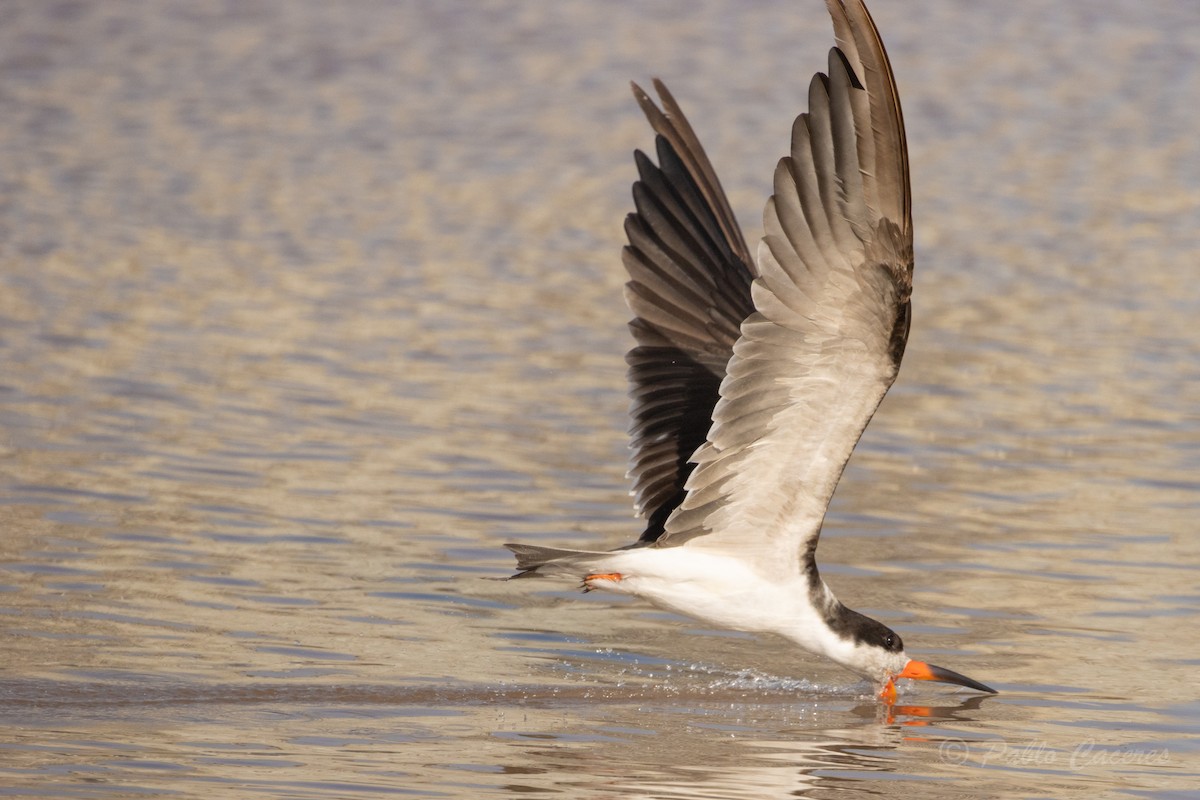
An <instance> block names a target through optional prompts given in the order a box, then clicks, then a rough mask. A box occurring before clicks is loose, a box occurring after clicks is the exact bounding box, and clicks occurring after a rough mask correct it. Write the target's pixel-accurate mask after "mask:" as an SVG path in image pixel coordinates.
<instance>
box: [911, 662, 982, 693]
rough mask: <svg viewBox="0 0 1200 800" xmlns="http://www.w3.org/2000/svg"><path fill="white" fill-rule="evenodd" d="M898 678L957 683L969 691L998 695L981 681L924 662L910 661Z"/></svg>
mask: <svg viewBox="0 0 1200 800" xmlns="http://www.w3.org/2000/svg"><path fill="white" fill-rule="evenodd" d="M896 677H897V678H912V679H914V680H918V681H942V682H943V683H957V684H958V685H959V686H966V687H967V688H969V689H975V690H976V691H979V692H987V693H988V694H996V693H997V692H996V690H995V689H993V688H992V687H990V686H984V685H983V684H982V683H980V682H979V681H975V680H971V679H970V678H968V677H967V676H966V675H959V674H958V673H957V672H955V671H954V670H950V669H945V668H944V667H935V666H934V665H933V664H926V663H925V662H924V661H909V662H908V663H907V664H905V665H904V671H903V672H901V673H900V674H899V675H897V676H896Z"/></svg>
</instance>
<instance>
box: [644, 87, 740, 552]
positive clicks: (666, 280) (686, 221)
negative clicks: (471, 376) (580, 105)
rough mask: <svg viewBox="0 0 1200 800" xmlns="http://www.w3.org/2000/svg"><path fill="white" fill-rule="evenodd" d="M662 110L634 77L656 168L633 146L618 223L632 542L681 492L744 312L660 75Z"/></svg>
mask: <svg viewBox="0 0 1200 800" xmlns="http://www.w3.org/2000/svg"><path fill="white" fill-rule="evenodd" d="M654 84H655V88H657V90H658V93H659V96H660V97H661V98H662V103H663V109H664V110H659V108H658V107H657V106H656V105H655V104H654V101H652V100H651V99H650V98H649V97H648V96H647V95H646V93H645V92H643V91H642V90H641V89H640V88H639V87H638V86H637V85H636V84H635V85H634V87H633V89H634V95H635V96H636V97H637V99H638V102H639V103H640V104H641V106H642V109H643V111H644V112H645V113H646V117H647V118H648V119H649V120H650V124H651V125H652V126H653V127H654V130H655V131H656V132H657V133H658V136H657V138H656V144H657V150H658V161H659V166H655V165H654V164H653V163H651V161H650V159H649V158H647V157H646V156H645V155H643V154H642V153H641V152H638V153H635V157H636V160H637V165H638V174H639V180H638V182H637V183H635V184H634V185H633V198H634V203H635V204H636V206H637V212H636V213H634V214H630V215H629V217H628V218H627V219H626V221H625V231H626V234H627V235H628V237H629V245H628V246H627V247H626V248H625V252H624V261H625V266H626V269H628V271H629V283H627V284H626V287H625V298H626V300H627V302H628V303H629V307H630V309H631V310H632V311H633V313H634V315H635V318H634V319H633V321H631V322H630V323H629V327H630V330H631V331H632V332H633V335H634V338H635V340H636V341H637V346H636V347H634V348H633V349H632V350H630V351H629V354H628V355H627V356H626V361H627V362H628V364H629V381H630V384H631V390H630V396H631V408H630V413H631V415H632V417H633V425H632V427H631V428H630V437H631V447H632V449H633V456H632V459H631V466H630V476H631V477H632V478H633V493H634V498H635V504H636V506H637V509H638V511H639V513H641V514H642V515H643V516H644V517H645V518H646V521H647V527H646V530H645V532H644V533H643V534H642V537H641V540H640V541H643V542H653V541H655V540H656V539H657V538H658V537H659V535H660V534H661V533H662V531H663V523H664V522H665V521H666V519H667V516H668V515H669V514H670V513H671V512H672V511H674V510H675V508H676V507H677V506H678V505H679V503H680V502H681V501H682V499H683V486H684V482H685V480H686V479H687V477H688V475H689V474H690V473H691V470H692V465H691V464H690V463H689V462H688V459H689V458H690V457H691V456H692V454H693V453H694V452H695V451H696V448H698V447H699V446H700V445H701V444H703V443H704V438H705V435H706V434H707V433H708V430H709V428H710V427H711V425H712V414H713V407H714V406H716V404H717V399H718V389H719V387H720V384H721V379H722V378H724V377H725V367H726V365H727V364H728V363H729V359H730V358H731V357H732V355H733V343H734V342H735V341H736V340H737V338H738V335H739V328H740V326H741V324H742V322H743V320H745V319H746V318H747V317H748V316H749V315H750V314H751V312H753V310H754V306H753V302H752V300H751V297H750V282H751V280H753V277H754V275H753V273H752V272H751V267H750V263H751V262H750V256H749V253H748V251H747V248H746V242H745V239H744V238H743V237H742V233H741V230H740V229H739V228H738V225H737V221H736V220H735V219H734V216H733V212H732V211H731V210H730V208H729V201H728V200H727V199H726V198H725V193H724V191H722V189H721V184H720V182H719V181H718V180H717V176H716V173H715V172H714V171H713V168H712V165H711V164H710V163H709V161H708V157H707V156H705V154H704V150H703V148H701V147H700V143H699V142H698V141H697V139H696V135H695V134H694V133H693V132H692V128H691V126H690V125H688V122H687V119H686V118H684V116H683V113H682V112H681V111H680V110H679V107H678V105H677V104H676V103H675V100H674V98H673V97H671V94H670V92H668V91H667V88H666V87H665V86H663V85H662V83H661V82H659V81H655V82H654Z"/></svg>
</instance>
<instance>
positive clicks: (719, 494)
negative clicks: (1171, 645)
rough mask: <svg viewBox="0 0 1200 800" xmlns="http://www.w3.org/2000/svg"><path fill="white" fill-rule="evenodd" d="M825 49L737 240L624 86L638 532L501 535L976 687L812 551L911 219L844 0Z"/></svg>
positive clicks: (857, 667) (883, 367) (898, 127)
mask: <svg viewBox="0 0 1200 800" xmlns="http://www.w3.org/2000/svg"><path fill="white" fill-rule="evenodd" d="M827 6H828V8H829V12H830V14H831V15H832V17H833V27H834V34H835V39H836V42H837V46H836V47H834V48H832V49H831V50H830V53H829V61H828V72H827V73H818V74H816V75H815V76H814V77H813V79H812V81H811V83H810V85H809V91H808V111H807V112H806V113H803V114H801V115H800V116H799V117H797V118H796V121H795V123H794V124H793V126H792V137H791V151H790V153H789V155H787V156H785V157H784V158H782V159H781V160H780V161H779V163H778V166H777V167H776V168H775V176H774V187H773V191H774V194H773V196H772V197H771V198H770V199H769V200H768V201H767V204H766V209H765V211H764V213H763V227H764V235H763V237H762V239H761V240H760V241H759V243H758V247H757V249H756V251H755V255H756V256H757V257H754V256H752V255H751V251H750V249H749V248H748V247H747V245H746V240H745V238H744V236H743V235H742V232H741V230H740V228H739V226H738V224H737V222H736V220H735V218H734V215H733V211H732V210H731V208H730V205H729V201H728V200H727V199H726V197H725V193H724V190H723V189H722V188H721V183H720V181H718V180H717V176H716V173H715V171H714V170H713V167H712V165H711V164H710V163H709V160H708V157H707V156H706V155H705V153H704V149H703V148H702V147H701V146H700V142H699V140H698V139H697V138H696V134H695V133H694V132H693V130H692V127H691V125H690V124H689V123H688V121H687V119H686V118H685V117H684V115H683V112H682V111H680V109H679V106H678V104H677V103H676V102H675V99H674V98H673V97H672V96H671V93H670V92H669V91H668V90H667V88H666V86H664V85H663V83H662V82H661V81H658V80H655V81H654V87H655V89H656V91H657V93H658V96H659V103H660V104H661V105H660V104H659V103H656V102H655V101H654V100H652V99H651V98H650V97H649V96H648V95H647V94H646V93H645V92H644V91H642V89H641V88H640V87H638V86H637V85H636V84H634V85H633V91H634V95H635V97H636V98H637V101H638V103H639V104H640V106H641V108H642V111H643V112H644V113H645V115H646V118H647V119H648V120H649V122H650V125H651V127H653V129H654V131H655V132H656V134H657V136H656V139H655V145H656V150H657V156H658V164H657V165H655V164H654V163H653V162H652V161H651V159H650V158H649V157H647V156H646V155H645V154H643V153H641V152H640V151H639V152H636V153H635V159H636V162H637V169H638V176H639V179H638V181H637V182H636V183H634V185H633V198H634V204H635V207H636V209H637V210H636V212H634V213H631V214H630V215H629V216H628V218H627V219H626V222H625V232H626V234H627V236H628V239H629V244H628V246H627V247H625V249H624V253H623V256H624V258H623V260H624V264H625V267H626V269H627V270H628V272H629V282H628V283H627V284H626V289H625V297H626V300H627V301H628V304H629V307H630V309H631V310H632V312H633V314H634V319H633V320H632V321H631V322H630V323H629V326H630V329H631V331H632V333H633V336H634V339H635V341H636V345H635V346H634V347H633V349H631V350H630V351H629V354H628V356H627V358H626V360H627V362H628V364H629V380H630V384H631V389H630V395H631V399H632V402H631V415H632V418H633V422H632V425H631V428H630V436H631V449H632V451H633V456H632V459H631V468H630V477H631V478H632V480H633V489H632V495H633V496H634V499H635V505H636V509H637V511H638V514H639V515H640V516H641V517H642V518H643V519H644V520H645V529H644V531H643V532H642V534H641V537H640V538H639V539H638V540H637V542H635V543H633V544H632V545H629V546H627V547H623V548H620V549H617V550H611V551H590V550H569V549H561V548H551V547H542V546H538V545H530V544H508V545H505V546H506V547H507V548H508V549H510V550H512V551H513V553H515V554H516V557H517V569H518V570H520V572H519V573H518V574H516V575H514V576H513V577H514V578H524V577H531V576H537V575H547V574H560V575H561V574H565V575H572V576H575V577H576V578H578V579H580V580H582V582H583V588H584V591H589V590H593V589H599V590H605V591H611V592H619V593H624V594H630V595H634V596H637V597H640V598H643V599H645V600H647V601H649V602H650V603H652V604H654V605H656V606H659V607H662V608H666V609H669V610H672V611H675V612H678V613H681V614H685V615H688V616H691V617H694V618H697V619H700V620H703V621H705V622H707V623H710V624H712V625H715V626H719V627H725V628H731V629H734V630H739V631H750V632H758V633H774V634H778V635H780V636H782V637H784V638H785V639H788V640H790V641H792V642H795V643H796V644H798V645H800V646H801V647H803V648H805V649H806V650H809V651H811V652H814V653H817V654H820V655H823V656H826V657H828V658H830V659H832V660H833V661H835V662H837V663H838V664H840V665H842V666H843V667H846V668H847V669H849V670H851V671H853V672H855V673H857V674H858V675H861V676H863V677H865V678H867V679H869V680H872V681H874V682H876V684H877V685H878V686H879V689H880V696H881V697H882V698H883V699H884V700H885V701H887V702H889V703H890V702H893V701H894V700H895V697H896V688H895V680H896V679H897V678H915V679H919V680H936V681H945V682H949V683H955V684H959V685H961V686H966V687H969V688H971V689H975V690H978V691H981V692H990V693H994V692H995V690H994V689H991V688H989V687H987V686H984V685H983V684H982V683H979V682H977V681H974V680H972V679H970V678H968V677H966V676H964V675H960V674H958V673H956V672H952V671H951V670H948V669H943V668H942V667H936V666H933V665H931V664H926V663H923V662H920V661H916V660H913V659H910V658H909V657H908V656H907V655H906V654H905V651H904V644H903V642H902V641H901V639H900V636H899V635H898V634H897V633H896V632H895V631H893V630H891V629H890V628H888V627H887V626H886V625H883V624H882V623H880V622H877V621H876V620H873V619H871V618H869V617H867V616H864V615H863V614H860V613H858V612H857V611H853V610H851V609H849V608H847V607H846V606H845V605H843V604H842V603H841V602H840V601H839V600H838V599H837V598H836V597H835V596H834V594H833V592H832V591H831V590H830V588H829V586H828V585H826V583H825V582H824V581H823V580H822V579H821V575H820V572H819V571H818V569H817V562H816V550H817V542H818V539H819V537H820V534H821V525H822V522H823V520H824V518H825V513H826V509H827V508H828V506H829V501H830V498H831V497H832V496H833V492H834V489H835V488H836V486H837V483H838V479H839V478H840V477H841V475H842V471H843V470H844V468H845V466H846V462H847V460H849V458H850V454H851V452H853V450H854V447H855V445H856V444H857V443H858V440H859V438H860V436H861V435H862V432H863V430H864V429H865V428H866V426H867V423H868V422H869V421H870V419H871V417H872V415H873V414H874V413H875V410H876V408H877V407H878V406H879V403H880V401H881V400H882V399H883V396H884V394H886V393H887V390H888V388H889V387H890V386H891V385H892V382H893V380H895V377H896V373H897V370H898V369H899V366H900V359H901V357H902V356H903V354H904V346H905V342H906V341H907V339H908V331H909V321H910V304H909V299H910V295H911V292H912V276H913V233H912V214H911V205H912V203H911V190H910V186H909V170H908V150H907V145H906V143H905V134H904V119H903V116H902V114H901V110H900V98H899V95H898V94H897V91H896V83H895V80H894V77H893V75H892V67H891V63H890V62H889V60H888V56H887V53H886V52H885V50H884V47H883V42H882V41H881V39H880V37H879V31H878V30H877V29H876V27H875V23H874V21H873V20H872V19H871V15H870V13H869V12H868V11H867V8H866V6H865V5H864V4H863V3H862V2H861V0H827Z"/></svg>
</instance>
